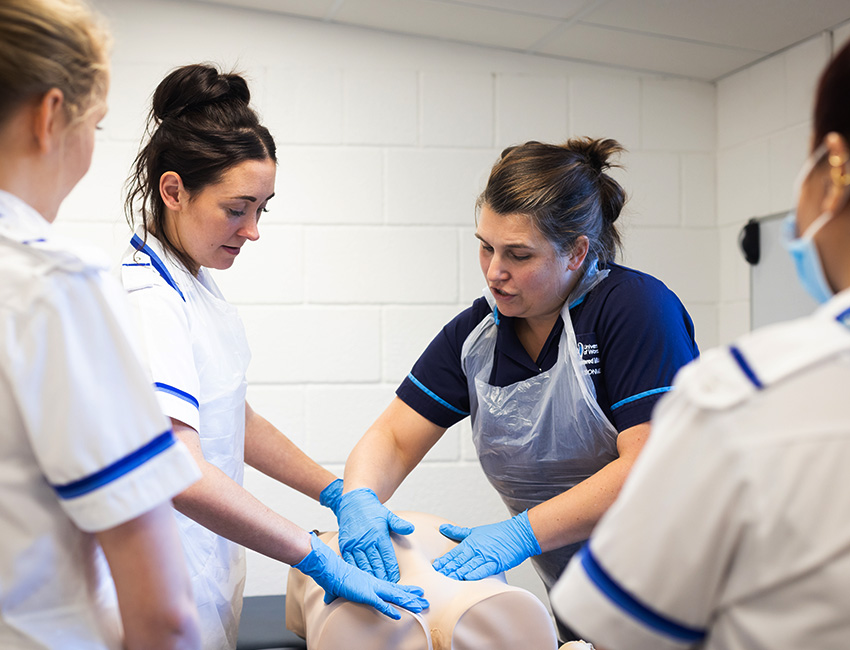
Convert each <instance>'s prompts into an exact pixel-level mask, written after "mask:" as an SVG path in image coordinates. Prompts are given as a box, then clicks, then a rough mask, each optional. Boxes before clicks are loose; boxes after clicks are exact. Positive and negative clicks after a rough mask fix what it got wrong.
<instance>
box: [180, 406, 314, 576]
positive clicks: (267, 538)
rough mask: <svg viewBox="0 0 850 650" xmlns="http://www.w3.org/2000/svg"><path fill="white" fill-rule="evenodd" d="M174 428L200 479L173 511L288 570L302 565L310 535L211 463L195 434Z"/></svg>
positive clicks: (184, 493)
mask: <svg viewBox="0 0 850 650" xmlns="http://www.w3.org/2000/svg"><path fill="white" fill-rule="evenodd" d="M171 423H172V426H173V429H174V433H175V434H176V435H177V437H178V438H180V440H182V441H183V443H184V444H185V445H186V447H187V448H188V449H189V452H190V453H191V454H192V457H193V458H194V459H195V462H196V463H198V467H199V468H200V469H201V475H202V477H201V480H200V481H198V482H197V483H194V484H193V485H192V486H190V487H189V488H188V489H186V490H184V491H183V492H181V493H180V494H178V495H177V496H176V497H175V498H174V507H175V508H177V510H179V511H180V512H182V513H183V514H184V515H186V516H187V517H189V518H191V519H194V520H195V521H197V522H198V523H199V524H201V525H202V526H204V527H205V528H208V529H209V530H211V531H213V532H214V533H216V534H218V535H221V536H222V537H225V538H227V539H229V540H231V541H232V542H236V543H237V544H241V545H242V546H245V547H246V548H250V549H252V550H254V551H257V552H258V553H262V554H263V555H266V556H268V557H270V558H273V559H275V560H279V561H281V562H286V563H287V564H297V563H298V562H300V561H301V559H303V558H304V556H305V555H307V553H309V552H310V536H309V534H308V533H307V532H306V531H305V530H302V529H301V528H299V527H298V526H296V525H295V524H293V523H292V522H291V521H289V520H288V519H286V518H285V517H281V516H280V515H279V514H277V513H276V512H274V511H273V510H272V509H271V508H268V507H267V506H265V505H264V504H263V503H261V502H260V501H259V500H257V499H256V498H255V497H254V496H253V495H251V493H250V492H248V491H247V490H246V489H245V488H243V487H242V486H241V485H239V484H238V483H237V482H236V481H234V480H233V479H231V478H230V477H229V476H227V475H226V474H225V473H224V472H222V471H221V470H220V469H219V468H218V467H216V466H215V465H211V464H210V463H208V462H207V461H206V460H205V459H204V455H203V452H202V450H201V444H200V440H199V439H198V434H197V432H195V430H194V429H192V428H190V427H187V426H186V425H185V424H183V423H182V422H180V421H178V420H174V419H173V418H172V420H171Z"/></svg>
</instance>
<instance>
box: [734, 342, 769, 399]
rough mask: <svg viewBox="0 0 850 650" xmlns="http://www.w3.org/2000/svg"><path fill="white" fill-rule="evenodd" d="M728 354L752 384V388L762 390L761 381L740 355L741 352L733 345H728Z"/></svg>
mask: <svg viewBox="0 0 850 650" xmlns="http://www.w3.org/2000/svg"><path fill="white" fill-rule="evenodd" d="M729 352H730V353H731V354H732V358H733V359H735V361H737V362H738V365H739V366H741V371H742V372H743V373H744V374H745V375H746V376H747V379H749V380H750V381H751V382H752V383H753V386H755V387H756V388H758V389H759V390H761V389H762V388H764V384H762V383H761V380H760V379H759V378H758V376H757V375H756V373H755V372H754V371H753V369H752V367H751V366H750V364H749V363H748V362H747V360H746V359H745V358H744V355H743V354H741V351H740V350H739V349H738V348H736V347H735V346H734V345H730V346H729Z"/></svg>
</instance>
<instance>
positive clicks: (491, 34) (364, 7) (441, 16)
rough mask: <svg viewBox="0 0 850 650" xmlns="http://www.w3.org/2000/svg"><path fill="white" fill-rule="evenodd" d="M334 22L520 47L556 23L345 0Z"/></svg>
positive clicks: (472, 10)
mask: <svg viewBox="0 0 850 650" xmlns="http://www.w3.org/2000/svg"><path fill="white" fill-rule="evenodd" d="M334 21H335V22H340V23H346V24H353V25H360V26H363V27H372V28H376V29H383V30H388V31H392V32H402V33H405V34H416V35H419V36H429V37H433V38H441V39H446V40H453V41H462V42H466V43H473V44H476V45H488V46H492V47H504V48H508V49H515V50H516V49H519V50H524V49H526V48H528V47H530V46H531V45H533V44H534V43H536V42H537V41H539V40H540V39H541V38H542V37H543V36H545V35H546V34H548V33H549V32H550V31H551V30H552V29H554V28H555V27H557V26H558V25H559V24H560V23H559V21H558V20H556V19H554V18H542V17H538V16H529V15H524V14H517V13H505V12H502V11H494V10H492V9H487V8H484V7H475V6H470V5H468V4H463V5H461V4H456V3H447V2H433V1H432V0H346V1H345V2H344V3H343V5H342V6H341V7H340V9H339V11H337V12H336V14H335V15H334Z"/></svg>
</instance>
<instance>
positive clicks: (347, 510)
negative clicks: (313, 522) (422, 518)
mask: <svg viewBox="0 0 850 650" xmlns="http://www.w3.org/2000/svg"><path fill="white" fill-rule="evenodd" d="M337 521H338V522H339V550H340V553H342V557H343V559H344V560H345V561H346V562H348V563H349V564H353V565H355V566H357V567H359V568H360V569H362V570H363V571H366V572H368V573H371V574H372V575H373V576H375V577H376V578H381V579H382V580H389V581H390V582H398V580H399V577H400V576H399V571H398V560H397V559H396V556H395V550H394V549H393V544H392V540H390V532H393V533H397V534H399V535H409V534H410V533H412V532H413V529H414V526H413V524H411V523H410V522H409V521H405V520H404V519H402V518H401V517H399V516H397V515H395V514H393V513H392V512H391V511H390V510H389V509H388V508H387V507H386V506H385V505H384V504H383V503H381V501H380V499H378V496H377V495H376V494H375V493H374V492H373V491H372V490H370V489H369V488H358V489H356V490H351V491H350V492H346V493H345V494H343V495H342V497H341V498H340V500H339V509H338V511H337Z"/></svg>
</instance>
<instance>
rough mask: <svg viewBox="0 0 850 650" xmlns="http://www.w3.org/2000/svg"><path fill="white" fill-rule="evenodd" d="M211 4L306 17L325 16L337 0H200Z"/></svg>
mask: <svg viewBox="0 0 850 650" xmlns="http://www.w3.org/2000/svg"><path fill="white" fill-rule="evenodd" d="M200 1H201V2H207V3H209V4H218V5H227V6H231V7H234V6H235V7H246V8H248V9H260V10H262V11H273V12H275V13H280V14H291V15H293V16H303V17H305V18H325V17H326V16H327V14H328V12H329V11H330V10H331V7H333V6H334V4H335V0H200Z"/></svg>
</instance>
